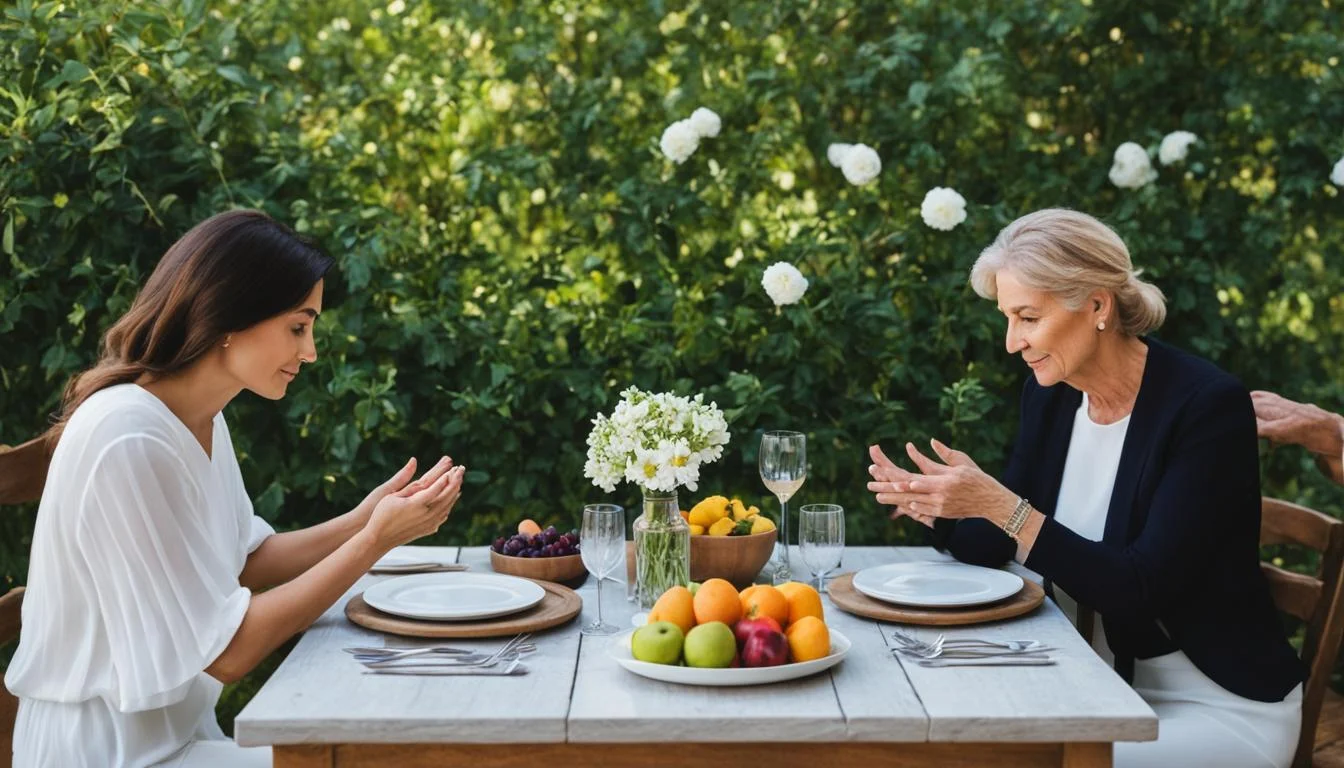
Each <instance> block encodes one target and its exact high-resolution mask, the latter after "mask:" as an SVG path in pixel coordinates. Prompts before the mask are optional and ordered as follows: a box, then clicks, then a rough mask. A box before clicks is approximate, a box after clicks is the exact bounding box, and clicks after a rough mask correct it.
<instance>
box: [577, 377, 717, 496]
mask: <svg viewBox="0 0 1344 768" xmlns="http://www.w3.org/2000/svg"><path fill="white" fill-rule="evenodd" d="M727 444H728V423H727V421H725V420H724V418H723V413H722V412H721V411H719V408H718V406H717V405H715V404H714V403H710V404H708V405H706V404H705V403H704V399H703V397H702V396H700V395H697V396H696V397H695V398H693V399H692V398H685V397H679V396H677V395H674V394H670V393H659V394H650V393H648V392H642V391H640V390H639V389H636V388H634V387H631V388H630V389H627V390H625V391H624V392H622V393H621V401H620V402H619V403H617V404H616V408H615V409H614V410H613V411H612V414H611V416H603V415H601V414H599V415H598V416H597V418H596V419H593V430H592V432H590V433H589V434H588V458H587V461H586V462H585V463H584V467H583V473H584V476H585V477H587V478H589V479H590V480H592V481H593V484H594V485H597V486H599V487H601V488H602V489H604V490H606V491H607V492H608V493H610V492H612V491H614V490H616V486H617V485H618V484H619V483H621V482H622V481H627V482H631V483H634V484H636V485H638V486H640V487H642V488H645V489H648V490H654V491H671V490H675V489H676V488H677V487H679V486H683V485H684V486H686V487H687V488H689V489H690V490H696V486H697V484H698V483H699V480H700V467H701V466H702V465H704V464H706V463H708V462H711V461H715V460H717V459H718V458H719V457H721V456H722V455H723V446H725V445H727Z"/></svg>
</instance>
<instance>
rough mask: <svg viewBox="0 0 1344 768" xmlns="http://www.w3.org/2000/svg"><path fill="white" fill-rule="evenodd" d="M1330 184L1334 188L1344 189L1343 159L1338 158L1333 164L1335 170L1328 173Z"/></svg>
mask: <svg viewBox="0 0 1344 768" xmlns="http://www.w3.org/2000/svg"><path fill="white" fill-rule="evenodd" d="M1330 183H1332V184H1334V185H1335V186H1336V187H1344V157H1341V158H1339V162H1338V163H1335V169H1334V170H1333V171H1331V172H1330Z"/></svg>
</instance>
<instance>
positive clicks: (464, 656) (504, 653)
mask: <svg viewBox="0 0 1344 768" xmlns="http://www.w3.org/2000/svg"><path fill="white" fill-rule="evenodd" d="M531 639H532V635H531V634H530V633H524V634H521V635H516V636H514V637H513V638H512V639H510V640H509V641H508V642H507V643H505V644H504V645H503V646H501V647H500V648H499V649H498V650H496V651H494V652H493V653H482V652H479V651H472V650H471V649H468V648H456V647H452V646H443V645H436V646H426V647H418V648H386V647H383V648H379V647H360V646H356V647H352V648H345V649H344V650H345V652H346V653H349V654H351V655H352V656H353V658H354V659H355V661H358V662H359V663H360V664H363V665H364V674H366V675H438V676H444V677H447V676H453V675H476V676H486V677H514V676H518V675H525V674H527V667H526V666H525V665H524V664H523V663H522V662H523V658H524V657H526V656H528V655H529V654H532V653H535V652H536V650H537V646H536V644H534V643H532V642H530V640H531Z"/></svg>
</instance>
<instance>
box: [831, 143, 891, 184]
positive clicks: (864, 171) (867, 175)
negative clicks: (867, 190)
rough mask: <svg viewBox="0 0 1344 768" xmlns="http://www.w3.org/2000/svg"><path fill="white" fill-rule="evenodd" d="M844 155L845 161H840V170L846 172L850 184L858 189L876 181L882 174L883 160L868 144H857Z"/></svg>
mask: <svg viewBox="0 0 1344 768" xmlns="http://www.w3.org/2000/svg"><path fill="white" fill-rule="evenodd" d="M844 154H845V156H844V159H842V160H841V161H840V170H841V171H844V173H845V178H846V179H848V180H849V183H850V184H853V185H854V186H856V187H861V186H863V185H864V184H867V183H868V182H870V181H872V180H873V179H876V178H877V175H878V174H879V173H881V172H882V158H880V157H878V156H877V152H875V151H874V150H873V148H872V147H870V146H868V145H867V144H855V145H854V146H852V147H850V148H849V151H848V152H846V153H844Z"/></svg>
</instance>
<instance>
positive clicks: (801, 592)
mask: <svg viewBox="0 0 1344 768" xmlns="http://www.w3.org/2000/svg"><path fill="white" fill-rule="evenodd" d="M775 589H777V590H779V591H780V592H783V593H784V598H785V599H786V600H788V601H789V623H790V624H793V623H794V622H796V621H798V620H799V619H801V618H803V617H804V616H815V617H817V619H819V620H821V621H825V620H826V616H825V615H824V613H823V611H822V608H821V595H819V594H817V590H815V589H813V588H812V587H810V586H808V585H806V584H802V583H800V582H797V581H789V582H785V583H783V584H780V585H779V586H777V587H775Z"/></svg>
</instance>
